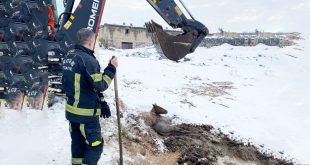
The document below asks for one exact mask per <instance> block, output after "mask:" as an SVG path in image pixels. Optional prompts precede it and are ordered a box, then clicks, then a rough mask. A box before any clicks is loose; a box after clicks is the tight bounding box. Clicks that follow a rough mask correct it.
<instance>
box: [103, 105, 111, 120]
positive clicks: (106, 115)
mask: <svg viewBox="0 0 310 165" xmlns="http://www.w3.org/2000/svg"><path fill="white" fill-rule="evenodd" d="M100 105H101V114H100V117H103V118H105V119H106V118H109V117H110V116H111V111H110V107H109V105H108V103H107V102H106V101H100Z"/></svg>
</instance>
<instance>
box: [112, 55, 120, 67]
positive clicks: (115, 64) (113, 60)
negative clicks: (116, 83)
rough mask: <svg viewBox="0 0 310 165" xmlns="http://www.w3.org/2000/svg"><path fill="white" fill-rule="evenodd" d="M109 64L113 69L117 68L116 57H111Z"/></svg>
mask: <svg viewBox="0 0 310 165" xmlns="http://www.w3.org/2000/svg"><path fill="white" fill-rule="evenodd" d="M110 64H112V65H113V66H114V67H115V68H117V67H118V60H117V57H115V56H113V57H112V59H111V60H110Z"/></svg>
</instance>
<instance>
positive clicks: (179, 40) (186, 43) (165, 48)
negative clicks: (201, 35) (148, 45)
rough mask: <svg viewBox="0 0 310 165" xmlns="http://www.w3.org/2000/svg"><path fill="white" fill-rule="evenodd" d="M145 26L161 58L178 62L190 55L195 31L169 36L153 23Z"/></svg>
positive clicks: (195, 35) (195, 34)
mask: <svg viewBox="0 0 310 165" xmlns="http://www.w3.org/2000/svg"><path fill="white" fill-rule="evenodd" d="M145 25H146V28H147V31H148V33H150V35H151V38H152V41H153V43H154V45H155V47H156V49H157V51H158V52H159V53H160V54H161V56H165V57H167V58H168V59H169V60H172V61H178V60H180V59H182V58H184V57H185V56H186V55H187V54H189V53H191V48H192V43H193V42H194V40H195V39H196V38H197V35H198V33H197V31H191V32H188V33H185V34H181V33H180V34H177V35H174V34H169V32H166V31H164V30H163V28H162V26H161V25H159V24H157V23H156V22H154V21H151V22H148V23H146V24H145Z"/></svg>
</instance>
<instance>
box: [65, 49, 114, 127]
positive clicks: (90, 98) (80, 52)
mask: <svg viewBox="0 0 310 165" xmlns="http://www.w3.org/2000/svg"><path fill="white" fill-rule="evenodd" d="M93 53H94V52H93V51H91V50H89V49H87V48H85V47H83V46H81V45H75V46H74V47H73V49H72V50H70V51H69V52H68V54H67V56H66V58H65V59H64V60H63V78H62V84H63V88H64V90H65V93H66V96H67V104H66V117H67V119H68V120H70V121H73V122H78V123H85V122H88V121H91V120H93V119H92V118H94V117H98V116H99V115H100V108H99V99H98V93H100V92H103V91H105V90H106V89H107V88H108V87H109V85H110V84H111V81H112V79H113V78H114V75H115V72H116V69H115V67H114V66H113V65H111V64H109V65H108V66H107V67H106V68H105V70H104V73H100V65H99V62H98V61H97V59H96V57H95V56H94V54H93Z"/></svg>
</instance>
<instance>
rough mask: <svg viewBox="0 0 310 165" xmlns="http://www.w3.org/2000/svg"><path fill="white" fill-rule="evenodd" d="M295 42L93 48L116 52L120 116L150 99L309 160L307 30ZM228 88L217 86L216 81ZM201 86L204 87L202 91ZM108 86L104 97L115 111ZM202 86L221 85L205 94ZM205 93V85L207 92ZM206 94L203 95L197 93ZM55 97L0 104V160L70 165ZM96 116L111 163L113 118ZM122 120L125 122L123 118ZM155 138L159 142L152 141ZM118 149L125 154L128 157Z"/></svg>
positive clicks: (147, 106)
mask: <svg viewBox="0 0 310 165" xmlns="http://www.w3.org/2000/svg"><path fill="white" fill-rule="evenodd" d="M303 37H304V38H306V39H307V40H300V41H298V45H295V46H292V47H285V48H278V47H267V46H264V45H258V46H257V47H233V46H230V45H222V46H219V47H213V48H210V49H207V48H198V49H197V50H196V52H195V53H193V54H190V55H188V56H187V58H188V59H189V61H181V62H179V63H176V62H172V61H169V60H166V59H161V58H160V56H159V55H158V54H157V53H156V51H155V49H154V48H153V47H146V48H139V49H134V50H118V49H116V50H114V51H113V50H104V49H101V48H99V47H97V48H96V55H97V57H98V60H99V61H100V63H101V64H102V66H103V67H104V66H105V65H106V64H107V63H108V60H109V59H110V58H111V57H112V56H113V55H115V56H117V57H118V58H119V69H118V75H117V76H118V80H119V83H118V84H119V95H120V99H121V101H122V102H123V103H125V104H126V107H127V108H126V110H124V116H125V117H126V115H128V114H130V113H133V114H138V113H139V112H146V111H150V110H151V108H152V104H153V103H157V104H158V105H160V106H162V107H164V108H165V109H167V110H168V111H169V113H168V115H169V116H174V118H177V119H175V120H174V122H175V123H196V124H212V125H213V126H215V128H220V129H221V131H223V132H225V133H227V134H228V133H230V132H233V135H232V136H233V137H234V138H240V139H241V138H242V139H248V140H249V141H251V142H253V143H254V144H256V145H264V148H262V150H267V151H272V152H275V153H278V152H280V151H284V154H283V155H281V154H280V153H278V154H277V155H278V156H280V157H281V156H283V157H289V158H293V159H294V161H296V162H297V163H300V164H307V163H308V164H310V150H309V149H308V148H309V146H310V142H309V140H308V139H309V137H310V111H309V108H310V88H309V87H308V84H310V68H309V67H310V56H309V53H310V47H309V44H310V43H309V39H310V35H303ZM223 82H224V85H226V86H227V85H228V86H229V87H230V88H227V89H221V88H219V87H220V86H221V84H222V85H223ZM204 89H208V90H206V91H201V90H204ZM113 90H114V87H113V85H112V86H111V88H110V89H108V90H107V91H106V95H107V97H106V99H107V101H108V102H109V104H110V106H111V109H112V110H114V109H115V106H114V91H113ZM209 90H217V92H218V90H220V91H221V90H222V91H221V94H219V95H218V96H217V97H212V96H211V94H210V93H209V92H210V91H209ZM211 92H212V91H211ZM204 93H205V94H204ZM64 102H65V100H63V99H62V100H60V101H59V102H58V103H57V104H55V105H54V106H53V107H52V108H50V109H47V108H46V107H45V109H44V111H33V110H25V111H23V112H19V111H14V110H8V109H1V110H0V146H1V148H0V164H29V165H30V164H31V165H42V164H51V165H63V164H70V159H71V158H70V157H71V156H70V135H69V131H68V122H67V121H66V119H65V116H64ZM112 116H113V118H110V119H108V120H103V119H102V121H101V125H102V132H103V135H104V139H105V148H104V153H103V155H102V157H101V160H100V163H99V164H116V163H115V162H116V160H117V159H118V143H117V129H116V128H117V125H116V122H115V120H116V119H115V117H114V116H116V115H115V111H113V112H112ZM123 123H124V122H123ZM158 143H159V144H161V143H162V142H161V141H160V140H159V141H158ZM128 155H129V154H128V153H126V151H125V161H133V160H131V158H130V157H129V156H128Z"/></svg>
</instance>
